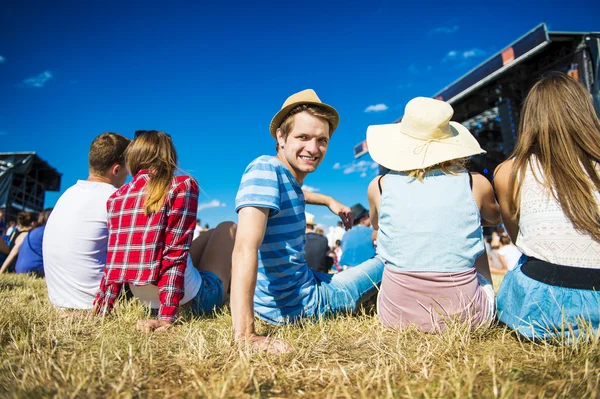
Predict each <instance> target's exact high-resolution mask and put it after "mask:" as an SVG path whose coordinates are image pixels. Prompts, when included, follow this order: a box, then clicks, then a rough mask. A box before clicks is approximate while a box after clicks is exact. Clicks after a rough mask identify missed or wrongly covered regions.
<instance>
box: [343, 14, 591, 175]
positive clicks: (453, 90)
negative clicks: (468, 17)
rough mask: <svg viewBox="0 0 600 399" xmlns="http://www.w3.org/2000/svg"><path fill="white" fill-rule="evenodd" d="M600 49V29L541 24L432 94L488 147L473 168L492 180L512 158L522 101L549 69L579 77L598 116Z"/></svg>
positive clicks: (474, 159) (472, 160)
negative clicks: (566, 28) (550, 27)
mask: <svg viewBox="0 0 600 399" xmlns="http://www.w3.org/2000/svg"><path fill="white" fill-rule="evenodd" d="M599 53H600V32H590V33H585V32H549V31H548V30H547V27H546V24H543V23H542V24H540V25H539V26H537V27H536V28H534V29H533V30H531V31H530V32H528V33H526V34H525V35H523V36H522V37H521V38H519V39H517V40H516V41H515V42H513V43H511V44H510V45H508V46H507V47H506V48H505V49H504V50H502V51H500V52H499V53H497V54H495V55H494V56H492V57H491V58H489V59H487V60H486V61H484V62H483V63H481V64H480V65H478V66H477V67H475V68H474V69H472V70H471V71H469V72H468V73H467V74H465V75H464V76H462V77H461V78H460V79H458V80H457V81H455V82H454V83H452V84H450V85H449V86H447V87H445V88H444V89H442V90H441V91H440V92H439V93H437V94H436V95H435V96H433V97H434V98H436V99H439V100H443V101H446V102H448V103H450V104H451V105H452V107H453V108H454V117H453V118H452V120H454V121H456V122H460V123H462V124H463V125H465V126H466V127H467V128H468V129H469V130H470V131H471V132H472V133H473V135H474V136H475V137H476V138H477V140H478V141H479V143H480V144H481V146H482V147H483V149H485V150H486V151H487V154H485V155H479V156H475V157H472V159H471V162H470V167H469V169H471V170H473V171H476V172H479V173H481V174H483V175H485V176H486V177H487V178H488V179H491V178H492V174H493V172H494V169H495V167H496V166H497V165H498V164H499V163H501V162H502V161H504V160H505V159H507V158H508V156H509V155H510V153H511V152H512V150H513V149H514V145H515V142H516V138H517V129H518V125H519V111H520V108H521V104H522V102H523V101H524V99H525V97H526V95H527V93H528V92H529V90H530V89H531V87H532V86H533V84H534V83H535V82H536V81H537V80H538V79H539V78H540V77H541V76H542V75H543V74H544V73H546V72H550V71H560V72H564V73H567V74H569V75H570V76H572V77H573V78H575V79H577V80H578V81H579V82H580V83H581V84H582V85H583V86H584V87H585V88H586V89H587V90H588V91H589V93H590V95H591V97H592V99H593V102H594V107H595V109H596V113H598V114H599V115H600V82H599V80H598V77H599V75H600V55H599ZM400 120H401V119H399V120H398V121H400ZM398 121H397V122H398ZM355 153H356V150H355ZM380 169H381V170H380V172H381V173H384V172H385V168H380Z"/></svg>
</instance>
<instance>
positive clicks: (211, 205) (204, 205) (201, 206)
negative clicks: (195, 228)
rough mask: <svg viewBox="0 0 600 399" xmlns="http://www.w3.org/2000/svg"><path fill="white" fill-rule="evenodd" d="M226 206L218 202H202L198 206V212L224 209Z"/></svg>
mask: <svg viewBox="0 0 600 399" xmlns="http://www.w3.org/2000/svg"><path fill="white" fill-rule="evenodd" d="M226 206H227V204H225V203H223V202H221V201H219V200H216V199H215V200H212V201H210V202H203V203H201V204H198V212H200V211H202V210H204V209H209V208H224V207H226Z"/></svg>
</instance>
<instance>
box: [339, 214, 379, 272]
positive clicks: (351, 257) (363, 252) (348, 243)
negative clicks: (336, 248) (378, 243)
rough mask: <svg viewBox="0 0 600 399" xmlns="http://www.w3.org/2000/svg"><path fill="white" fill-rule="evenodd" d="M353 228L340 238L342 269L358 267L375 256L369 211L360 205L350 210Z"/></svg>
mask: <svg viewBox="0 0 600 399" xmlns="http://www.w3.org/2000/svg"><path fill="white" fill-rule="evenodd" d="M351 210H352V216H354V226H353V227H352V229H350V230H348V231H347V232H346V234H344V237H343V238H342V257H341V258H340V260H339V263H340V265H342V267H343V268H346V267H354V266H356V265H360V264H361V263H363V262H364V261H366V260H367V259H371V258H372V257H373V256H375V246H374V245H373V241H374V239H375V230H373V228H371V219H370V217H369V211H368V210H366V209H365V207H364V206H362V204H355V205H353V206H352V208H351Z"/></svg>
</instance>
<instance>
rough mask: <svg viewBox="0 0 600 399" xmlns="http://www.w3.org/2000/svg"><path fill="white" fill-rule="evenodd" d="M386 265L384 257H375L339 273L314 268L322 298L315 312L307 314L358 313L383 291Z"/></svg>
mask: <svg viewBox="0 0 600 399" xmlns="http://www.w3.org/2000/svg"><path fill="white" fill-rule="evenodd" d="M383 268H384V264H383V260H382V259H381V258H380V257H378V256H375V257H374V258H371V259H368V260H366V261H364V262H363V263H361V264H359V265H357V266H355V267H353V268H349V269H347V270H344V271H343V272H340V273H337V274H326V273H320V272H315V271H313V274H314V275H315V280H316V281H317V293H318V297H319V299H318V305H317V308H316V309H315V313H314V314H307V315H306V316H309V317H310V316H313V317H315V316H316V317H318V316H331V315H336V314H344V313H352V312H355V311H356V310H357V309H358V306H359V305H360V304H361V303H363V302H365V301H366V300H368V299H370V298H372V297H374V296H375V295H377V293H378V292H379V286H380V285H381V279H382V277H383Z"/></svg>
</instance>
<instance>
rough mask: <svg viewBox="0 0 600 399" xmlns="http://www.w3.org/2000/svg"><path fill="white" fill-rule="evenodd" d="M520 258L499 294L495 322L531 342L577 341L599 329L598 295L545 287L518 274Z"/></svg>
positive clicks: (521, 261) (599, 305) (520, 264)
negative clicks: (534, 340) (536, 340)
mask: <svg viewBox="0 0 600 399" xmlns="http://www.w3.org/2000/svg"><path fill="white" fill-rule="evenodd" d="M527 259H528V258H527V256H526V255H523V256H522V257H521V259H519V262H518V263H517V265H516V266H515V268H514V269H513V270H509V271H508V273H506V276H505V277H504V280H503V281H502V284H501V285H500V289H499V290H498V295H497V300H498V306H497V308H498V319H499V320H500V321H501V322H502V323H504V324H506V325H507V326H509V327H510V328H512V329H513V330H515V331H516V332H518V333H519V334H521V335H524V336H526V337H528V338H532V339H552V338H559V339H560V338H567V339H569V338H577V337H580V336H582V335H587V334H595V333H597V332H598V326H599V325H600V293H599V292H597V291H595V290H585V289H574V288H565V287H558V286H554V285H548V284H544V283H542V282H539V281H537V280H534V279H532V278H530V277H528V276H526V275H525V274H523V272H522V271H521V266H523V264H524V263H525V262H526V261H527Z"/></svg>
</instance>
